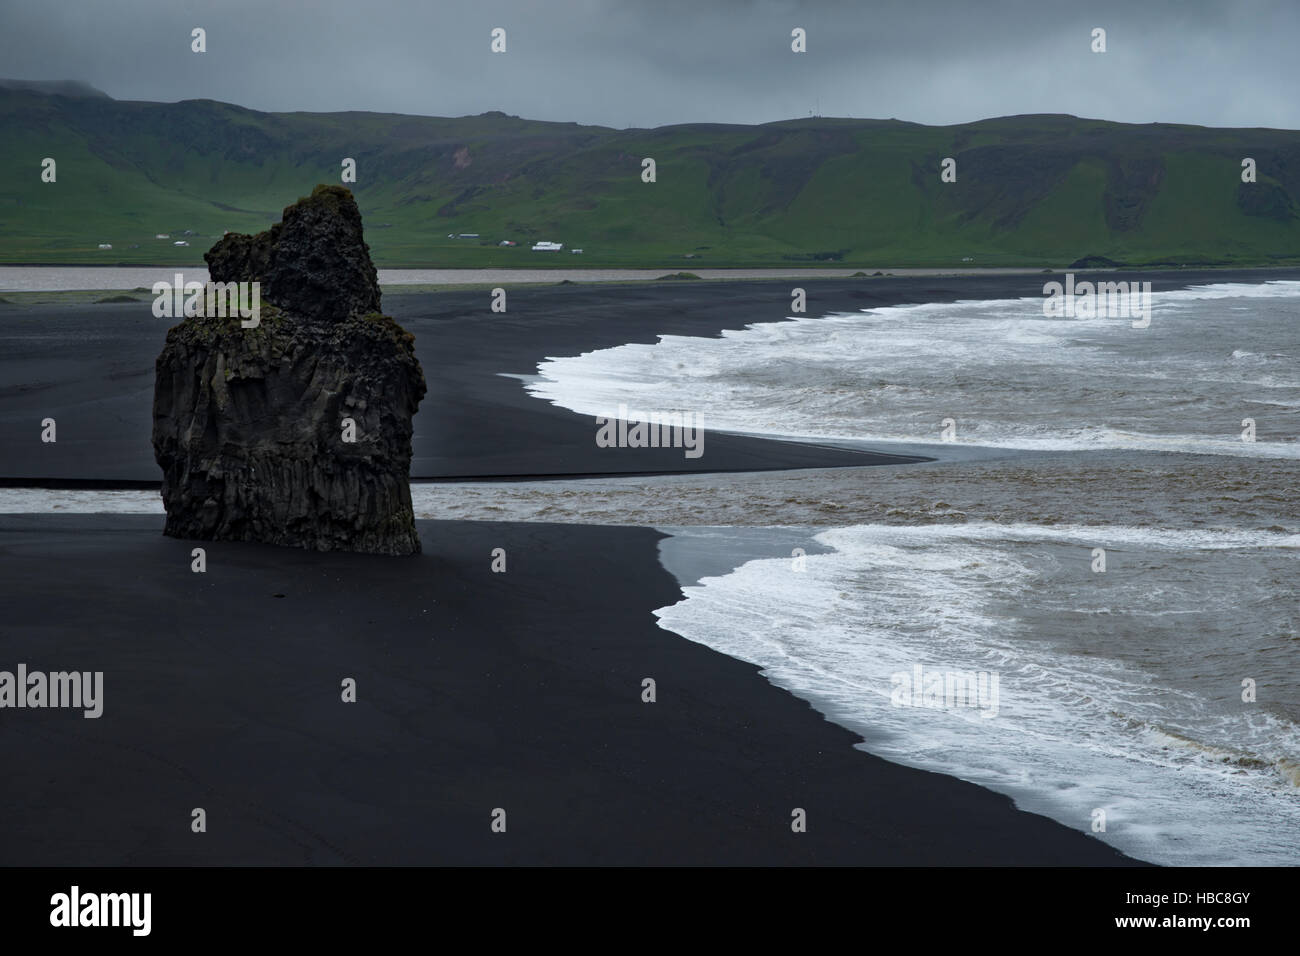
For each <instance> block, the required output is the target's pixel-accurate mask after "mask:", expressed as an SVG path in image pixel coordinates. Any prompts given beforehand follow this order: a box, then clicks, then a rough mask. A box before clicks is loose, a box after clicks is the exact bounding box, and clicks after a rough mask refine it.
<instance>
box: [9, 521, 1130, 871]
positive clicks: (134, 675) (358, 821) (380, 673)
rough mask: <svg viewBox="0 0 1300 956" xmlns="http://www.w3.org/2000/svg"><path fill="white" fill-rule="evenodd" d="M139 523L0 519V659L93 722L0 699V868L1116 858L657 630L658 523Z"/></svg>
mask: <svg viewBox="0 0 1300 956" xmlns="http://www.w3.org/2000/svg"><path fill="white" fill-rule="evenodd" d="M160 530H161V520H160V519H157V518H153V517H121V516H118V517H111V516H80V515H76V516H74V515H65V516H47V515H40V516H12V515H11V516H0V565H2V568H3V575H4V580H5V589H4V602H3V603H4V607H3V612H2V613H0V620H3V629H2V630H0V668H8V669H12V668H13V667H14V666H16V665H17V664H18V663H25V664H27V665H28V667H29V668H31V669H33V670H35V669H45V670H49V671H53V670H63V669H77V670H92V671H93V670H102V671H103V672H104V691H103V699H104V701H103V716H102V717H100V718H98V719H85V718H83V717H82V716H81V714H80V712H78V711H68V710H5V711H2V712H0V759H2V760H3V761H4V766H5V768H6V785H5V792H6V800H5V804H6V806H5V814H4V820H3V823H2V824H0V864H3V865H175V864H181V865H188V864H230V865H235V864H288V865H300V864H399V865H400V864H493V863H507V864H602V863H603V864H691V863H698V864H810V863H818V864H884V865H899V864H909V865H924V864H940V865H953V864H967V865H976V864H988V865H1003V864H1031V865H1032V864H1061V865H1071V866H1075V865H1120V864H1126V863H1131V862H1132V861H1130V860H1128V859H1127V858H1125V857H1123V856H1121V855H1120V854H1119V853H1117V852H1116V851H1114V850H1112V849H1110V848H1109V847H1107V846H1106V845H1104V844H1102V843H1100V842H1099V841H1096V840H1094V839H1092V838H1091V837H1090V836H1087V835H1086V834H1084V833H1083V832H1076V831H1074V830H1071V829H1068V828H1066V827H1063V826H1061V825H1059V824H1057V823H1054V822H1052V821H1050V820H1047V819H1046V818H1043V817H1038V816H1034V815H1030V814H1026V813H1021V812H1019V811H1017V810H1015V809H1014V808H1013V807H1012V804H1011V802H1010V800H1008V799H1007V798H1005V797H1002V796H999V795H996V794H993V793H991V792H989V791H986V790H983V789H981V788H979V787H976V786H972V785H969V784H966V783H962V782H960V781H957V780H954V779H951V778H948V777H944V776H940V775H937V774H933V773H927V772H923V771H918V770H913V769H909V768H904V767H900V766H896V765H893V764H890V763H887V762H885V761H882V760H879V759H876V758H874V757H871V756H868V755H866V754H864V753H862V752H860V751H857V750H854V749H853V744H854V743H855V742H856V739H855V737H854V735H853V734H851V733H849V732H848V731H846V730H843V729H841V728H839V727H837V726H835V725H833V724H831V723H828V722H827V721H826V720H824V719H823V718H822V717H821V716H820V715H819V714H817V713H816V712H815V711H813V710H812V709H811V708H810V707H809V706H808V705H806V704H805V703H803V702H801V701H799V700H797V699H796V698H794V697H792V696H791V695H789V694H787V693H785V692H784V691H781V690H778V689H776V688H774V687H772V686H771V685H769V684H767V683H766V682H765V681H764V680H762V679H761V678H760V677H759V676H758V675H757V674H756V673H755V668H754V667H752V666H751V665H748V664H746V663H743V662H741V661H737V660H735V659H733V658H729V657H726V656H724V655H721V654H718V653H716V652H714V651H712V650H709V649H708V648H705V647H703V646H701V645H697V644H693V643H690V642H688V641H685V640H681V639H679V638H676V637H674V636H672V635H671V634H669V633H667V632H665V631H662V630H660V629H659V628H658V627H657V626H656V625H655V623H654V619H653V617H652V615H651V614H650V611H651V609H653V608H655V607H659V606H662V605H665V604H669V603H672V602H674V601H675V600H677V598H678V596H679V592H678V590H677V587H676V584H675V582H674V581H673V579H672V578H671V576H670V575H668V574H667V573H666V572H665V571H664V570H662V568H660V566H659V565H658V563H657V561H656V557H655V553H656V548H655V543H656V541H657V540H658V539H659V537H660V536H659V535H658V534H657V533H656V532H653V531H650V530H646V529H628V528H603V527H588V526H563V525H537V524H509V523H501V524H497V523H462V522H420V533H421V537H422V539H423V542H424V554H423V555H421V556H420V557H417V558H410V559H391V558H376V557H368V556H359V555H348V554H326V555H321V554H314V553H309V552H305V551H297V550H293V549H281V548H274V547H268V546H261V545H248V544H214V543H210V542H209V543H206V544H205V545H204V547H205V548H206V550H207V571H206V573H203V574H196V573H193V572H191V570H190V561H191V558H190V551H191V548H192V547H193V546H194V544H195V543H194V542H185V541H177V540H172V539H168V538H164V537H163V536H162V535H161V534H160ZM497 547H501V548H505V549H506V552H507V555H508V570H507V571H506V573H504V574H498V573H493V572H492V571H491V570H490V554H491V551H492V549H494V548H497ZM347 677H351V678H354V679H355V680H356V682H357V701H356V702H355V703H344V702H342V700H341V698H340V695H341V691H340V687H341V682H342V681H343V679H344V678H347ZM646 677H652V678H654V679H655V681H656V682H657V697H658V699H657V701H656V702H655V703H652V704H651V703H643V702H642V700H641V687H642V684H641V682H642V679H643V678H646ZM197 807H201V808H203V809H204V810H205V811H206V814H207V832H206V833H204V834H196V833H193V832H191V829H190V824H191V811H192V810H193V809H194V808H197ZM796 807H798V808H803V809H804V810H805V811H806V812H807V820H808V826H807V832H806V833H793V832H792V831H791V827H790V821H791V811H792V810H793V809H794V808H796ZM496 808H502V809H504V810H505V811H506V815H507V816H506V820H507V829H506V832H505V833H493V832H492V830H491V828H490V822H491V814H492V812H493V810H494V809H496Z"/></svg>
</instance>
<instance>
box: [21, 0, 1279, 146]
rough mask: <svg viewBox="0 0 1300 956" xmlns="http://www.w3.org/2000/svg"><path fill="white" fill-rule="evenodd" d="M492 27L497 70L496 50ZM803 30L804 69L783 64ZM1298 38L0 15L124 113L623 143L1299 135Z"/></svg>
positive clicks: (982, 25)
mask: <svg viewBox="0 0 1300 956" xmlns="http://www.w3.org/2000/svg"><path fill="white" fill-rule="evenodd" d="M196 26H200V27H203V28H205V29H206V30H207V44H208V52H207V53H205V54H202V55H199V54H194V53H192V52H190V31H191V29H192V28H194V27H196ZM493 27H503V28H505V30H506V31H507V43H508V48H507V52H506V53H504V54H493V53H491V52H490V51H489V42H490V36H489V34H490V31H491V30H492V28H493ZM794 27H803V28H804V29H806V30H807V32H808V52H807V53H805V54H795V53H792V52H791V50H790V31H791V29H793V28H794ZM1094 27H1102V28H1104V29H1105V30H1106V31H1107V46H1108V51H1107V52H1106V53H1104V54H1096V53H1092V52H1091V51H1090V49H1089V46H1090V42H1091V41H1090V34H1091V31H1092V29H1093V28H1094ZM1298 28H1300V3H1296V2H1294V0H1276V2H1273V0H1236V2H1219V3H1210V2H1199V0H1149V2H1142V3H1137V2H1134V0H1123V2H1110V0H1107V2H1101V3H1089V4H1084V3H1074V2H1071V3H1055V2H1048V0H1028V2H1022V0H989V2H974V0H957V2H951V3H949V2H944V3H938V2H925V0H907V2H894V0H884V2H882V0H859V2H843V3H841V2H809V3H798V2H790V0H767V2H765V0H732V2H712V3H711V2H708V0H693V2H683V0H646V2H641V0H517V2H504V0H497V2H491V0H455V2H441V0H433V2H414V0H413V2H396V0H319V2H311V3H308V2H289V0H282V2H274V0H269V2H268V0H224V2H216V0H211V2H193V0H190V2H186V0H179V2H178V0H116V2H105V0H68V2H56V3H50V4H42V3H30V4H27V5H24V6H15V5H9V6H7V7H6V9H4V10H3V12H0V64H2V66H0V75H6V76H10V77H17V78H22V79H83V80H85V81H87V82H89V83H91V84H93V85H95V86H97V87H99V88H100V89H102V90H104V91H105V92H107V93H109V94H110V95H112V96H115V97H117V98H119V99H146V100H167V101H171V100H179V99H190V98H208V99H216V100H223V101H227V102H232V103H239V104H241V105H244V106H248V107H252V108H254V109H261V110H313V111H318V110H351V109H355V110H376V111H383V112H400V113H420V114H430V115H444V116H459V115H464V114H467V113H480V112H484V111H486V110H493V109H499V110H504V111H505V112H507V113H513V114H517V115H520V116H525V117H531V118H537V119H548V120H561V121H576V122H581V123H599V124H602V125H608V126H617V127H623V126H629V125H634V126H658V125H665V124H671V123H690V122H730V123H759V122H766V121H769V120H776V119H786V118H791V117H799V116H807V115H809V113H811V112H812V111H814V110H817V111H819V112H820V113H821V114H822V115H825V116H854V117H879V118H888V117H897V118H899V119H907V120H914V121H916V122H923V123H939V124H943V123H959V122H965V121H968V120H973V119H981V118H984V117H989V116H1002V115H1007V114H1014V113H1048V112H1050V113H1073V114H1076V115H1080V116H1093V117H1100V118H1104V119H1112V120H1123V121H1129V122H1151V121H1161V122H1183V123H1197V124H1203V125H1210V126H1275V127H1288V128H1296V127H1300V98H1297V97H1296V96H1295V91H1296V90H1297V89H1300V83H1297V80H1300V68H1298V67H1297V60H1298V58H1297V57H1296V56H1295V55H1294V52H1293V50H1292V46H1293V44H1294V40H1295V37H1296V36H1298V35H1300V29H1298Z"/></svg>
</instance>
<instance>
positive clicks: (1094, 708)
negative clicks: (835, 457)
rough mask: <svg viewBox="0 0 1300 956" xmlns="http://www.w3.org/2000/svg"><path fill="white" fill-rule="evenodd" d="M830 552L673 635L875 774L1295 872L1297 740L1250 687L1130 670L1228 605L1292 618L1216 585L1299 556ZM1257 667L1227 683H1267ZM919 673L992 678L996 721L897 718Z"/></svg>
mask: <svg viewBox="0 0 1300 956" xmlns="http://www.w3.org/2000/svg"><path fill="white" fill-rule="evenodd" d="M815 540H816V542H817V543H818V544H819V545H823V546H827V547H830V548H833V549H834V550H833V551H832V552H831V553H825V554H809V555H808V556H807V557H806V558H804V559H803V560H804V562H806V563H805V568H806V569H805V570H804V571H802V572H800V571H796V570H794V566H793V559H791V558H788V557H783V558H774V559H761V560H754V561H749V562H747V563H745V564H744V565H742V566H741V567H739V568H738V569H736V570H735V571H733V572H731V573H729V574H725V575H721V576H717V577H707V578H704V579H703V580H702V581H701V582H700V583H699V584H698V585H696V586H689V587H686V588H684V589H683V591H684V595H685V596H684V598H683V600H682V601H681V602H679V603H678V604H675V605H673V606H671V607H666V608H662V609H660V610H659V611H657V612H656V614H657V615H658V617H659V621H660V625H661V626H663V627H664V628H666V629H669V630H672V631H674V632H676V633H678V634H680V635H682V636H684V637H687V638H689V639H691V640H694V641H697V642H699V643H703V644H706V645H708V646H710V647H713V648H714V649H716V650H719V651H722V652H724V653H726V654H730V655H732V656H735V657H739V658H741V659H743V660H747V661H750V662H752V663H754V664H757V665H759V666H761V667H762V668H763V669H764V672H765V674H766V676H767V678H768V679H769V680H771V681H772V682H773V683H775V684H777V685H778V686H781V687H784V688H786V689H788V690H790V691H791V692H792V693H795V694H796V695H798V696H800V697H802V698H804V699H806V700H808V701H810V702H811V703H812V704H813V705H814V706H815V707H817V708H818V709H819V710H821V711H822V712H823V713H825V714H826V715H827V716H828V717H829V718H831V719H833V720H835V721H837V722H838V723H841V724H843V725H845V726H847V727H849V728H851V729H853V730H855V731H857V732H859V733H861V734H862V735H863V736H864V738H865V740H866V744H865V745H864V746H865V749H868V750H870V751H871V752H873V753H876V754H879V755H881V756H884V757H886V758H888V759H891V760H895V761H897V762H900V763H905V764H909V765H912V766H917V767H923V768H926V769H930V770H936V771H940V772H943V773H948V774H952V775H955V776H958V777H961V778H963V779H966V780H970V781H972V782H975V783H978V784H981V785H984V786H987V787H990V788H992V789H995V790H999V791H1001V792H1004V793H1007V794H1009V795H1011V796H1013V797H1014V798H1015V799H1016V801H1017V803H1018V805H1020V806H1021V807H1022V808H1024V809H1028V810H1031V811H1034V812H1039V813H1043V814H1046V815H1048V816H1051V817H1053V818H1055V819H1057V820H1059V821H1060V822H1062V823H1064V824H1066V825H1068V826H1072V827H1075V828H1078V829H1080V830H1084V831H1089V830H1090V826H1091V822H1092V814H1093V811H1094V810H1096V809H1102V810H1105V812H1106V816H1107V829H1106V832H1105V833H1104V834H1098V835H1099V836H1101V837H1102V838H1103V839H1106V840H1107V841H1109V842H1111V843H1113V844H1114V845H1116V846H1117V847H1119V848H1120V849H1122V850H1124V851H1126V852H1128V853H1130V854H1132V855H1135V856H1138V857H1140V858H1143V859H1147V860H1151V861H1155V862H1161V863H1170V864H1202V865H1230V864H1245V863H1248V864H1257V865H1262V864H1296V863H1300V789H1298V788H1297V783H1298V782H1300V781H1298V779H1297V772H1296V768H1297V767H1298V766H1300V728H1297V726H1296V725H1295V724H1294V723H1292V722H1291V721H1290V720H1288V719H1286V718H1285V717H1284V716H1279V715H1278V714H1277V713H1274V712H1271V711H1269V710H1268V709H1266V708H1264V707H1262V706H1261V705H1260V704H1254V705H1248V704H1243V703H1241V702H1240V701H1239V700H1238V699H1237V698H1236V697H1235V696H1234V695H1235V693H1236V687H1235V680H1232V681H1230V682H1229V684H1230V686H1228V688H1227V691H1228V693H1227V694H1225V695H1220V699H1211V697H1212V693H1210V692H1212V691H1213V690H1214V688H1215V687H1216V686H1217V684H1216V682H1215V681H1213V680H1206V681H1204V682H1202V683H1200V684H1197V683H1196V682H1195V681H1191V680H1190V679H1189V681H1188V682H1183V683H1182V684H1181V686H1180V682H1177V681H1170V680H1168V679H1167V678H1166V676H1165V675H1158V674H1157V673H1156V670H1155V669H1154V668H1151V667H1145V666H1142V665H1141V664H1139V663H1136V661H1137V660H1139V659H1140V658H1141V657H1142V656H1143V655H1145V656H1146V657H1147V658H1150V659H1153V660H1155V659H1158V658H1161V657H1164V656H1169V657H1174V658H1176V657H1177V656H1178V655H1179V654H1183V655H1184V656H1185V655H1186V653H1187V651H1185V650H1183V649H1182V647H1180V642H1179V639H1178V636H1179V635H1180V634H1184V633H1185V634H1188V635H1189V636H1190V635H1191V634H1192V633H1195V631H1196V629H1197V628H1199V627H1201V626H1202V625H1205V624H1207V622H1210V623H1213V622H1215V621H1219V620H1221V619H1222V617H1223V614H1224V612H1225V602H1226V603H1231V602H1232V601H1234V600H1244V601H1246V603H1251V604H1253V603H1255V602H1256V601H1261V600H1262V601H1264V602H1265V603H1267V597H1268V595H1271V597H1272V599H1273V600H1275V601H1284V600H1287V593H1288V587H1287V584H1286V581H1287V580H1289V579H1288V578H1285V577H1278V578H1277V579H1276V580H1273V581H1272V583H1271V584H1268V585H1267V587H1266V588H1265V591H1266V593H1265V595H1264V597H1262V598H1261V597H1256V596H1254V595H1249V596H1247V597H1243V596H1242V595H1241V594H1240V593H1238V592H1235V591H1234V592H1231V593H1227V594H1224V593H1215V591H1214V589H1213V588H1212V587H1207V586H1206V581H1207V580H1208V581H1211V582H1212V581H1214V580H1233V577H1232V574H1233V562H1237V561H1242V562H1247V563H1249V562H1250V561H1252V560H1256V559H1257V558H1258V555H1259V554H1260V553H1267V554H1268V557H1269V560H1273V561H1275V562H1294V556H1293V555H1292V554H1291V549H1294V548H1296V547H1298V546H1300V541H1298V540H1297V536H1296V535H1287V534H1280V533H1279V534H1270V533H1253V532H1214V531H1187V532H1183V531H1166V530H1158V529H1157V530H1153V529H1147V528H1125V527H1068V528H1064V527H1062V528H1042V527H1039V526H1030V525H1016V526H997V525H960V526H926V527H895V526H886V525H869V526H857V527H852V528H843V529H836V530H833V531H827V532H824V533H822V534H818V535H817V536H816V538H815ZM1099 542H1103V543H1105V544H1106V545H1107V546H1108V547H1110V548H1112V549H1114V552H1122V554H1113V556H1112V560H1113V561H1115V562H1116V564H1115V565H1113V566H1112V567H1111V569H1110V571H1109V572H1108V573H1107V574H1102V575H1099V574H1094V573H1093V572H1092V571H1091V570H1090V568H1089V562H1090V558H1091V554H1092V552H1091V549H1092V547H1093V546H1095V545H1096V544H1097V543H1099ZM1279 566H1282V567H1293V564H1284V565H1279ZM1266 577H1267V576H1266ZM1275 577H1276V576H1275ZM1103 581H1104V587H1106V588H1109V590H1103ZM1081 631H1087V632H1089V633H1084V634H1081V633H1080V632H1081ZM1080 638H1082V639H1080ZM1093 638H1095V639H1093ZM1103 638H1104V639H1103ZM1137 641H1144V642H1147V643H1148V644H1151V645H1153V647H1145V648H1142V654H1138V653H1136V651H1137V648H1135V647H1133V646H1131V644H1132V642H1137ZM1162 642H1163V643H1164V644H1167V645H1168V646H1163V647H1157V646H1154V645H1160V644H1161V643H1162ZM1098 647H1101V648H1103V650H1101V651H1098V650H1097V648H1098ZM1130 652H1132V653H1130ZM1250 657H1251V655H1250V653H1246V654H1245V655H1244V659H1243V663H1242V665H1241V666H1240V667H1237V668H1235V669H1234V668H1232V667H1229V668H1228V669H1227V671H1226V673H1227V674H1229V675H1236V674H1238V673H1244V672H1247V671H1249V672H1252V673H1253V672H1255V671H1256V670H1258V669H1259V667H1261V666H1263V665H1261V664H1259V663H1258V661H1256V662H1254V663H1251V664H1249V665H1247V664H1246V663H1245V660H1249V659H1250ZM916 665H921V666H923V667H924V668H925V670H926V671H930V672H934V671H943V672H947V671H959V672H987V673H995V674H998V675H999V676H1000V701H999V707H998V713H997V716H996V717H995V718H993V719H988V718H986V717H983V716H982V715H981V712H980V711H979V710H977V709H970V708H952V709H947V710H933V709H918V708H914V707H897V706H894V705H893V704H892V702H891V692H892V690H893V686H894V685H893V682H892V681H891V676H892V675H894V674H899V673H910V672H912V670H913V668H914V667H915V666H916ZM1207 689H1208V691H1207Z"/></svg>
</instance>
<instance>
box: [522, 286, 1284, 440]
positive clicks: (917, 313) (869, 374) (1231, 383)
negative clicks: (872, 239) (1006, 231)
mask: <svg viewBox="0 0 1300 956" xmlns="http://www.w3.org/2000/svg"><path fill="white" fill-rule="evenodd" d="M1042 306H1043V300H1042V298H1028V299H1004V300H990V301H974V302H958V303H954V304H925V305H908V306H896V307H893V308H884V309H875V310H870V311H864V312H859V313H841V314H834V315H827V316H795V317H792V318H791V320H789V321H785V322H762V323H755V324H753V325H749V326H747V327H746V328H744V329H742V330H736V331H727V332H724V333H723V334H722V335H721V336H720V337H718V338H697V337H689V336H668V335H665V336H661V337H660V339H659V341H658V342H657V343H656V344H653V345H625V346H620V347H618V348H612V349H603V350H600V351H597V352H590V353H585V354H583V355H579V356H573V357H565V358H553V359H549V360H547V361H546V362H543V363H542V364H541V365H540V366H539V368H538V372H539V375H538V377H537V378H536V379H535V380H533V381H532V382H530V383H529V385H528V390H529V392H530V393H532V394H533V395H535V396H537V397H538V398H542V399H545V400H547V401H550V402H552V403H554V404H556V405H560V406H562V407H564V408H568V409H571V410H573V411H577V412H580V413H581V414H584V415H593V416H595V415H605V414H609V413H610V412H611V411H614V410H616V409H617V408H618V405H619V404H620V403H623V404H626V405H627V406H628V407H629V408H630V409H650V410H681V411H694V412H696V413H698V414H700V415H701V416H702V417H703V421H704V424H705V427H706V428H713V429H716V430H720V431H731V432H739V433H747V434H755V435H772V436H777V435H780V436H797V437H810V438H821V439H851V440H857V441H864V442H869V443H881V442H915V443H933V442H938V441H941V440H943V438H944V421H945V419H951V420H952V422H953V432H952V434H953V435H954V437H955V440H956V443H957V444H960V445H980V446H990V447H995V448H1017V449H1032V450H1051V451H1061V450H1071V449H1088V450H1097V449H1147V450H1167V451H1201V452H1207V453H1211V454H1230V455H1241V456H1257V457H1289V458H1295V457H1300V328H1298V327H1297V324H1296V323H1297V321H1298V320H1300V282H1269V283H1263V284H1259V285H1244V284H1232V283H1222V284H1217V285H1209V286H1199V287H1193V288H1191V289H1187V290H1182V291H1176V292H1164V293H1155V294H1154V295H1153V296H1152V316H1151V324H1150V327H1149V328H1146V329H1134V328H1132V325H1131V322H1130V320H1129V319H1128V318H1090V319H1080V318H1045V317H1044V316H1043V314H1042V311H1043V309H1042ZM1247 418H1249V419H1253V420H1254V421H1255V423H1256V424H1255V427H1256V436H1255V437H1256V440H1255V441H1254V442H1246V441H1243V440H1242V437H1241V436H1242V431H1243V425H1242V421H1243V419H1247Z"/></svg>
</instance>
